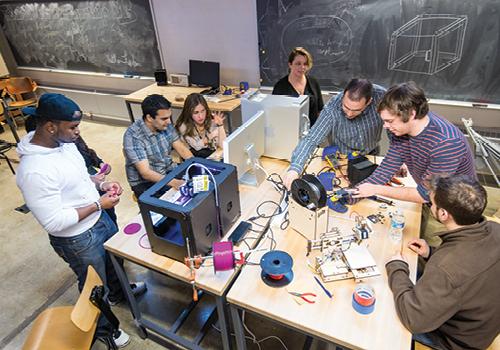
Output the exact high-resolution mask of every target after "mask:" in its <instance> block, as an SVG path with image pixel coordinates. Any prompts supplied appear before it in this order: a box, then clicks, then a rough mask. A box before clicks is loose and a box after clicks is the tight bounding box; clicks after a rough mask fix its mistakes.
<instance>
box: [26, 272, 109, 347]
mask: <svg viewBox="0 0 500 350" xmlns="http://www.w3.org/2000/svg"><path fill="white" fill-rule="evenodd" d="M95 286H102V281H101V279H100V278H99V275H98V274H97V272H96V271H95V270H94V268H93V267H92V266H89V267H88V271H87V279H86V280H85V285H84V287H83V290H82V293H81V294H80V297H79V298H78V301H77V302H76V305H75V306H58V307H52V308H49V309H47V310H45V311H44V312H42V313H41V314H40V315H39V316H38V317H37V318H36V320H35V322H34V324H33V327H32V328H31V331H30V333H29V335H28V337H27V339H26V341H25V343H24V346H23V350H45V349H46V350H59V349H61V350H63V349H65V350H66V349H73V350H80V349H81V350H83V349H90V347H91V346H92V341H93V338H94V333H95V330H96V327H97V320H98V318H99V315H100V310H99V309H98V308H97V307H96V306H94V305H93V304H92V302H91V301H90V299H89V297H90V294H91V292H92V289H93V288H94V287H95Z"/></svg>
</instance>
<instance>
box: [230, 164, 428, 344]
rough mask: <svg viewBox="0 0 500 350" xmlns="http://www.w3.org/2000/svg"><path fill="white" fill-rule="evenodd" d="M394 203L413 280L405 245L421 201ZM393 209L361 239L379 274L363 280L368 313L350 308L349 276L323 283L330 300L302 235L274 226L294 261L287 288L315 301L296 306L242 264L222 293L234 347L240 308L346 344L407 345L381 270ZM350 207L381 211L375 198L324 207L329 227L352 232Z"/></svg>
mask: <svg viewBox="0 0 500 350" xmlns="http://www.w3.org/2000/svg"><path fill="white" fill-rule="evenodd" d="M313 163H314V162H313ZM320 167H321V164H318V161H316V166H314V164H313V166H310V167H309V169H311V168H313V169H320ZM309 172H311V170H309ZM396 203H397V207H398V208H401V209H402V210H403V211H404V215H405V219H406V227H405V229H404V238H403V244H404V247H405V248H404V249H403V254H404V255H405V256H406V257H407V258H408V261H409V265H410V271H411V278H412V280H413V281H415V277H416V276H415V275H416V269H417V255H416V254H415V253H413V252H411V251H410V250H409V249H408V248H406V244H407V242H408V240H410V239H411V238H416V237H418V235H419V230H420V215H421V205H418V204H414V203H408V202H400V201H396ZM394 208H395V207H389V209H387V210H386V211H385V216H386V218H385V225H382V224H380V223H379V224H374V225H372V226H373V228H374V232H373V233H372V234H371V236H370V238H369V239H368V240H365V241H363V243H362V244H363V245H366V246H367V247H368V250H369V251H370V253H371V254H372V255H373V257H374V259H375V261H376V263H377V266H378V268H379V270H380V272H381V276H376V277H370V278H367V279H365V280H364V283H366V284H368V285H370V286H371V287H372V288H373V289H374V290H375V293H376V304H375V305H376V306H375V310H374V311H373V313H371V314H369V315H361V314H359V313H357V312H356V311H355V310H354V309H353V308H352V305H351V299H352V293H353V290H354V288H355V286H356V282H355V281H354V280H352V279H351V280H344V281H335V282H328V283H324V285H325V286H326V288H327V289H328V290H329V291H330V292H331V293H332V294H333V299H329V298H328V297H327V296H326V294H325V292H324V291H323V290H322V289H321V288H320V287H319V286H318V284H317V283H316V281H314V279H313V276H314V274H313V272H312V271H311V270H310V268H309V267H308V266H307V258H306V243H307V241H306V239H305V238H304V237H302V236H301V235H300V234H298V233H297V232H296V231H294V230H293V229H291V228H289V229H287V230H285V231H281V230H278V229H274V236H275V239H276V240H277V249H278V250H283V251H286V252H288V253H289V254H290V255H291V256H292V258H293V261H294V262H293V272H294V279H293V281H292V283H291V284H289V285H288V286H287V287H288V289H289V290H290V291H297V292H313V293H315V294H316V295H317V298H316V303H315V304H307V303H304V304H302V305H298V304H297V303H296V302H295V301H294V300H293V297H292V296H291V295H289V294H288V293H287V291H286V289H285V288H272V287H269V286H267V285H265V284H264V282H263V281H262V279H261V277H260V273H261V268H260V266H248V265H247V266H245V267H243V268H242V271H241V273H240V274H239V276H238V278H237V280H236V281H235V283H234V284H233V286H232V287H231V289H230V291H229V293H228V294H227V300H228V302H229V303H230V310H231V316H232V319H233V324H234V328H235V333H236V337H237V346H238V349H245V348H246V344H245V338H244V330H243V327H242V323H241V317H240V315H239V310H246V311H247V312H251V313H255V314H257V315H259V316H262V317H265V318H268V319H270V320H272V321H275V322H277V323H280V324H282V325H284V326H286V327H289V328H291V329H294V330H297V331H299V332H302V333H305V334H307V335H311V336H313V337H317V338H320V339H323V340H325V341H327V342H332V343H335V344H338V345H341V346H345V347H347V348H353V349H409V348H410V345H411V333H410V332H409V331H408V330H407V329H406V328H405V327H404V326H403V325H402V324H401V322H400V321H399V319H398V316H397V314H396V310H395V306H394V301H393V295H392V292H391V291H390V289H389V285H388V281H387V275H386V271H385V261H386V259H387V258H388V257H390V256H392V255H393V253H394V252H395V251H398V250H399V249H400V247H401V245H400V244H396V245H395V244H394V243H392V241H391V240H390V238H389V237H388V233H387V231H388V227H389V224H390V219H389V217H388V215H387V211H388V210H389V211H390V210H394ZM353 211H356V212H357V213H359V214H361V215H364V216H366V215H369V214H374V213H375V214H376V213H378V212H379V211H382V210H380V209H379V203H377V202H374V201H371V200H368V199H365V200H363V201H361V202H359V203H358V204H356V205H354V206H351V207H350V209H349V211H348V213H346V214H339V213H336V212H334V211H332V210H329V215H330V222H329V227H333V226H336V227H339V228H340V229H341V232H346V233H348V232H351V228H352V227H353V226H354V222H353V221H352V220H350V219H349V216H350V213H352V212H353ZM263 254H264V252H255V253H252V255H251V260H252V261H253V262H259V261H260V257H261V256H262V255H263ZM311 255H312V254H311ZM309 259H310V261H311V263H313V261H314V260H313V257H311V256H309ZM318 278H319V277H318ZM308 339H310V338H308Z"/></svg>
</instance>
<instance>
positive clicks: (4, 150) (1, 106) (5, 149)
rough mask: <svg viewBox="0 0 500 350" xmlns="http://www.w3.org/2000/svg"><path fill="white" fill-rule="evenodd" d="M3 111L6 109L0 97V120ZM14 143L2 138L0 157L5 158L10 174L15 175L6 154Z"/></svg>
mask: <svg viewBox="0 0 500 350" xmlns="http://www.w3.org/2000/svg"><path fill="white" fill-rule="evenodd" d="M5 113H7V111H6V110H5V108H4V104H3V101H2V100H1V99H0V121H2V120H4V118H5ZM14 145H15V144H12V143H9V142H7V141H4V140H0V159H5V161H6V162H7V164H8V165H9V168H10V171H12V174H14V175H15V174H16V172H15V171H14V168H13V167H12V163H11V160H10V159H9V157H8V156H7V154H6V153H7V152H8V151H9V150H10V149H11V148H12V147H13V146H14Z"/></svg>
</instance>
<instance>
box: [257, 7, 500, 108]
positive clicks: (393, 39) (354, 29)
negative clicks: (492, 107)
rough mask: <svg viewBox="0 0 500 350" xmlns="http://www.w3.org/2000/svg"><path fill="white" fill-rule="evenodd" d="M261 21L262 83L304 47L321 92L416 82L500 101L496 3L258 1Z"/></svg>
mask: <svg viewBox="0 0 500 350" xmlns="http://www.w3.org/2000/svg"><path fill="white" fill-rule="evenodd" d="M257 21H258V33H259V51H260V52H259V56H260V73H261V80H262V85H264V86H273V85H274V84H275V83H276V82H277V81H278V79H279V78H281V77H282V76H284V75H286V74H287V72H288V64H287V60H288V54H289V52H290V50H291V48H293V47H295V46H303V47H305V48H306V49H307V50H309V51H310V52H311V54H312V56H313V62H314V66H313V69H312V71H311V72H310V74H311V75H312V76H314V77H316V78H317V79H318V80H319V82H320V85H321V88H322V89H323V90H342V89H343V88H344V86H345V84H346V83H347V82H348V81H349V80H350V79H351V78H353V77H364V78H368V79H370V80H371V81H372V82H374V83H377V84H380V85H383V86H386V87H389V86H391V85H393V84H397V83H400V82H404V81H408V80H413V81H415V82H416V83H417V84H418V85H420V86H421V87H422V88H424V90H425V91H426V94H427V95H428V96H429V97H433V98H441V99H447V100H463V101H481V102H491V103H500V1H498V0H461V1H458V0H403V1H401V0H257Z"/></svg>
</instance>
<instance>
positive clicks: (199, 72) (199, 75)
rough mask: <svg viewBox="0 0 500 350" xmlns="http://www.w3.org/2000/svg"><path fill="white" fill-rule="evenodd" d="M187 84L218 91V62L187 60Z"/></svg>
mask: <svg viewBox="0 0 500 350" xmlns="http://www.w3.org/2000/svg"><path fill="white" fill-rule="evenodd" d="M189 82H190V83H191V85H197V86H202V87H209V88H210V90H218V89H219V85H220V65H219V62H208V61H197V60H189Z"/></svg>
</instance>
